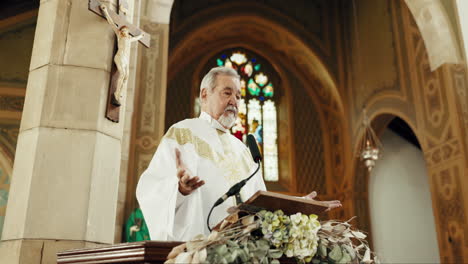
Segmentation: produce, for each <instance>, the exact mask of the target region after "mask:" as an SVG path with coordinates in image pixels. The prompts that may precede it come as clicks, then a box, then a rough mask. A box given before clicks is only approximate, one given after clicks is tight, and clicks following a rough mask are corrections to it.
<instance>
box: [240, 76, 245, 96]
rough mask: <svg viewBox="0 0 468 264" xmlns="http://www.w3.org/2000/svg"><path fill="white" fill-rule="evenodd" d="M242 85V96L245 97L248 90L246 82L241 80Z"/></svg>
mask: <svg viewBox="0 0 468 264" xmlns="http://www.w3.org/2000/svg"><path fill="white" fill-rule="evenodd" d="M240 84H241V96H242V97H245V90H246V84H245V80H244V79H241V81H240Z"/></svg>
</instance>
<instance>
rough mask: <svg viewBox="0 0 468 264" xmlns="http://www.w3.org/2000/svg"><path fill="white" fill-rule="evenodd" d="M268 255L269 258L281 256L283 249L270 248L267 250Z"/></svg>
mask: <svg viewBox="0 0 468 264" xmlns="http://www.w3.org/2000/svg"><path fill="white" fill-rule="evenodd" d="M268 256H269V257H270V258H274V259H278V258H281V256H283V251H281V250H279V249H270V251H269V252H268Z"/></svg>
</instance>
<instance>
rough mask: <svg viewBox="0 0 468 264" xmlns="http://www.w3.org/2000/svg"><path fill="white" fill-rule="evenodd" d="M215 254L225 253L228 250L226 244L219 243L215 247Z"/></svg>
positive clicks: (221, 254)
mask: <svg viewBox="0 0 468 264" xmlns="http://www.w3.org/2000/svg"><path fill="white" fill-rule="evenodd" d="M215 252H216V254H219V255H220V256H223V255H225V254H226V253H227V252H228V249H227V246H226V245H220V246H217V247H216V248H215Z"/></svg>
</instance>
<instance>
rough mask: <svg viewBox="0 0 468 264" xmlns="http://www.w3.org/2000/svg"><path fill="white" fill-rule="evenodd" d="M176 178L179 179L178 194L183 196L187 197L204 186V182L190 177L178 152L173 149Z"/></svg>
mask: <svg viewBox="0 0 468 264" xmlns="http://www.w3.org/2000/svg"><path fill="white" fill-rule="evenodd" d="M175 155H176V166H177V178H179V192H180V193H181V194H183V195H189V194H191V193H192V192H193V191H195V190H196V189H198V188H200V187H201V186H203V185H204V184H205V181H200V178H199V177H196V176H195V177H192V176H191V175H190V173H189V171H188V169H187V167H186V166H185V164H184V163H183V162H182V159H181V158H180V150H179V149H177V148H176V149H175Z"/></svg>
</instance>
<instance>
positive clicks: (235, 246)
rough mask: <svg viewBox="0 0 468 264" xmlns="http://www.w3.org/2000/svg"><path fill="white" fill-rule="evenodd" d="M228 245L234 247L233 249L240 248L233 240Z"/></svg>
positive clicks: (227, 242)
mask: <svg viewBox="0 0 468 264" xmlns="http://www.w3.org/2000/svg"><path fill="white" fill-rule="evenodd" d="M226 244H227V246H228V247H233V248H238V247H239V244H237V243H236V242H234V241H232V240H228V241H226Z"/></svg>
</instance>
